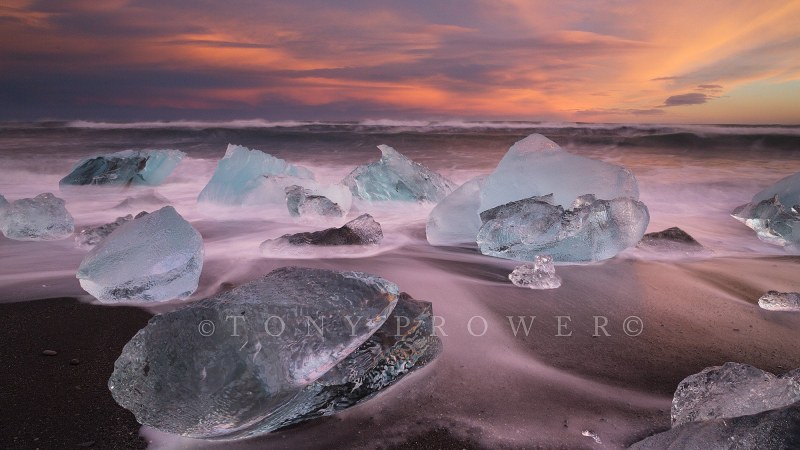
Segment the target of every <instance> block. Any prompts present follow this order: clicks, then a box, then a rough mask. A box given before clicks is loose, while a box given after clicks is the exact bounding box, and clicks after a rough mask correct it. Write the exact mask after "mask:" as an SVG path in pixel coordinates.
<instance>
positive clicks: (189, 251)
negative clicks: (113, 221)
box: [76, 206, 203, 303]
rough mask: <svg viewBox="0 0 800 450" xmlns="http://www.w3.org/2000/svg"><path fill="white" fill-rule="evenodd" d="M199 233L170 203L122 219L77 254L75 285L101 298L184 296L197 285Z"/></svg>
mask: <svg viewBox="0 0 800 450" xmlns="http://www.w3.org/2000/svg"><path fill="white" fill-rule="evenodd" d="M202 268H203V239H202V237H201V236H200V233H198V232H197V230H195V229H194V228H193V227H192V225H191V224H189V222H187V221H186V220H184V219H183V217H181V215H180V214H178V212H177V211H175V208H173V207H171V206H165V207H164V208H161V209H159V210H158V211H156V212H153V213H150V214H147V215H144V216H142V217H139V218H137V219H134V220H131V221H126V222H125V223H123V224H122V225H120V226H119V227H118V228H116V229H115V230H114V231H113V232H112V233H111V234H109V235H108V236H107V237H105V238H104V239H103V240H101V241H100V242H99V243H98V244H97V245H96V246H95V247H94V248H93V249H92V250H91V251H90V252H89V253H88V254H87V255H86V257H85V258H84V259H83V261H82V262H81V265H80V267H79V268H78V273H77V275H76V276H77V278H78V279H79V280H80V284H81V287H82V288H83V289H84V290H85V291H86V292H88V293H90V294H92V295H93V296H94V297H95V298H97V299H98V300H100V301H101V302H104V303H116V302H131V301H134V302H158V301H165V300H171V299H176V298H185V297H188V296H189V295H191V294H192V292H194V291H195V289H197V284H198V280H199V278H200V272H201V270H202Z"/></svg>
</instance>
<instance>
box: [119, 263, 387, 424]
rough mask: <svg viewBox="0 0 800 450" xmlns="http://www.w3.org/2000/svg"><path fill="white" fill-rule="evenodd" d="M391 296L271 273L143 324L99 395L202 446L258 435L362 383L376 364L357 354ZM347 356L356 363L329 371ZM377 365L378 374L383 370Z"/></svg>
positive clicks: (347, 281)
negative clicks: (106, 393)
mask: <svg viewBox="0 0 800 450" xmlns="http://www.w3.org/2000/svg"><path fill="white" fill-rule="evenodd" d="M398 296H399V291H398V288H397V286H396V285H394V284H393V283H391V282H389V281H387V280H385V279H383V278H379V277H376V276H373V275H369V274H365V273H360V272H335V271H330V270H323V269H310V268H297V267H287V268H281V269H277V270H275V271H273V272H271V273H270V274H268V275H267V276H265V277H263V278H261V279H258V280H255V281H252V282H249V283H247V284H244V285H242V286H239V287H236V288H234V289H232V290H229V291H226V292H222V293H220V294H217V295H215V296H213V297H209V298H207V299H205V300H201V301H199V302H195V303H192V304H190V305H188V306H186V307H184V308H182V309H179V310H177V311H174V312H170V313H167V314H163V315H158V316H155V317H153V318H152V319H151V320H150V323H149V324H148V325H147V326H146V327H145V328H143V329H142V330H140V331H139V332H138V333H137V334H136V335H135V336H134V337H133V338H132V339H131V341H130V342H128V344H127V345H126V346H125V348H124V349H123V351H122V354H121V355H120V357H119V359H118V360H117V362H116V363H115V365H114V373H113V375H112V376H111V379H110V380H109V388H110V389H111V393H112V395H113V397H114V399H115V400H116V401H117V403H119V404H120V405H122V406H123V407H125V408H127V409H128V410H130V411H132V412H133V413H134V415H135V416H136V418H137V420H138V421H139V422H140V423H142V424H145V425H148V426H151V427H154V428H157V429H159V430H162V431H166V432H170V433H175V434H181V435H184V436H191V437H202V438H210V437H242V436H246V435H249V434H253V433H261V432H267V431H270V430H273V429H275V428H278V427H280V426H284V425H286V424H288V423H292V422H293V421H296V420H297V419H298V418H299V417H302V416H304V415H307V414H310V413H312V412H314V411H318V410H319V408H320V405H324V404H328V403H329V399H330V398H335V397H337V396H340V395H341V396H344V397H345V398H346V396H347V395H348V392H347V391H346V390H341V391H340V392H334V393H331V395H332V396H333V397H331V396H330V395H329V394H328V393H326V392H324V391H325V390H327V389H329V388H331V389H336V387H337V386H336V385H346V383H348V382H353V383H355V382H357V381H359V380H360V381H364V382H369V380H361V379H360V378H359V377H358V371H361V372H362V373H364V374H365V373H367V372H369V371H370V370H371V369H370V368H371V367H373V368H374V367H378V366H379V365H380V364H374V363H372V362H370V363H368V364H364V363H365V361H364V356H366V355H368V354H369V353H370V352H369V349H367V350H366V352H365V351H360V350H357V349H359V346H361V345H362V344H364V343H365V342H366V341H367V340H368V339H370V337H371V336H372V335H373V333H375V332H376V331H377V330H378V329H379V328H380V327H381V326H382V325H383V324H384V322H385V321H386V318H387V317H389V315H390V314H391V313H392V311H393V309H394V307H395V305H396V304H397V301H398ZM392 325H393V326H395V325H394V324H392ZM390 347H391V346H390ZM356 351H360V354H362V357H361V358H358V359H357V360H354V361H351V362H350V363H346V367H344V368H342V369H341V370H337V371H335V372H331V369H333V368H334V367H335V366H337V364H340V363H342V362H343V360H345V359H346V358H347V357H348V356H349V355H351V354H353V352H356ZM384 353H386V352H385V350H384V349H377V352H376V355H383V354H384ZM382 366H383V367H384V368H385V369H382V370H379V372H380V373H384V372H386V371H387V370H391V369H390V368H389V367H390V366H391V367H393V363H386V364H382ZM348 368H355V369H356V372H355V373H351V372H350V371H349V370H348ZM397 369H400V370H402V368H400V367H398V368H397ZM380 373H379V374H380ZM326 374H330V375H328V376H327V377H326ZM353 374H354V375H356V377H357V378H358V380H357V379H350V376H351V375H353ZM379 374H378V375H379ZM351 387H353V388H354V389H355V388H357V386H355V384H353V385H351ZM331 406H333V405H331ZM333 409H334V408H333V407H332V408H331V411H330V412H332V410H333ZM323 413H324V412H323ZM318 415H319V414H318Z"/></svg>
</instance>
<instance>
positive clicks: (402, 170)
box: [342, 145, 455, 202]
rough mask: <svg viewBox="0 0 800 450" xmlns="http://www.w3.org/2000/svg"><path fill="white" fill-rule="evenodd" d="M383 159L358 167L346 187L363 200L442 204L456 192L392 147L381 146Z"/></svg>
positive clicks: (434, 174)
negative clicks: (440, 202) (440, 201)
mask: <svg viewBox="0 0 800 450" xmlns="http://www.w3.org/2000/svg"><path fill="white" fill-rule="evenodd" d="M378 149H380V151H381V159H379V160H378V161H376V162H373V163H370V164H365V165H362V166H358V167H356V168H355V169H354V170H353V171H352V172H351V173H350V174H349V175H347V177H345V179H344V180H343V181H342V183H343V184H345V185H347V186H349V187H350V190H351V191H352V193H353V195H354V196H355V197H358V198H360V199H363V200H400V201H427V202H438V201H439V200H441V199H443V198H445V197H446V196H447V195H448V194H449V193H450V192H452V191H453V189H454V188H455V186H454V185H453V183H452V182H450V180H448V179H447V178H445V177H443V176H441V175H439V174H438V173H436V172H434V171H433V170H431V169H429V168H427V167H425V166H423V165H422V164H420V163H418V162H414V161H412V160H410V159H408V158H407V157H405V156H404V155H402V154H400V152H398V151H397V150H395V149H393V148H392V147H389V146H388V145H379V146H378Z"/></svg>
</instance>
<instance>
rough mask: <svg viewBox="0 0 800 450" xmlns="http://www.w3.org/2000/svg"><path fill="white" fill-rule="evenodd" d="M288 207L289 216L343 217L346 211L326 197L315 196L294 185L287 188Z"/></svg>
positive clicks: (310, 191)
mask: <svg viewBox="0 0 800 450" xmlns="http://www.w3.org/2000/svg"><path fill="white" fill-rule="evenodd" d="M286 207H287V208H288V209H289V215H291V216H293V217H299V216H322V217H342V216H344V214H345V211H343V210H342V208H341V207H340V206H339V204H338V203H334V202H333V201H332V200H331V199H329V198H328V197H325V196H324V195H315V194H314V192H313V191H312V190H310V189H306V188H304V187H303V186H298V185H292V186H289V187H287V188H286Z"/></svg>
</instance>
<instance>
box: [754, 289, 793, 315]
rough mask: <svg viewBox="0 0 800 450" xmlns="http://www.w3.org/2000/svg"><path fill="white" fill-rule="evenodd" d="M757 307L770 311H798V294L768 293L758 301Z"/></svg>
mask: <svg viewBox="0 0 800 450" xmlns="http://www.w3.org/2000/svg"><path fill="white" fill-rule="evenodd" d="M758 306H760V307H761V308H762V309H767V310H770V311H800V293H798V292H778V291H769V292H767V293H766V294H764V295H762V296H761V298H759V299H758Z"/></svg>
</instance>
